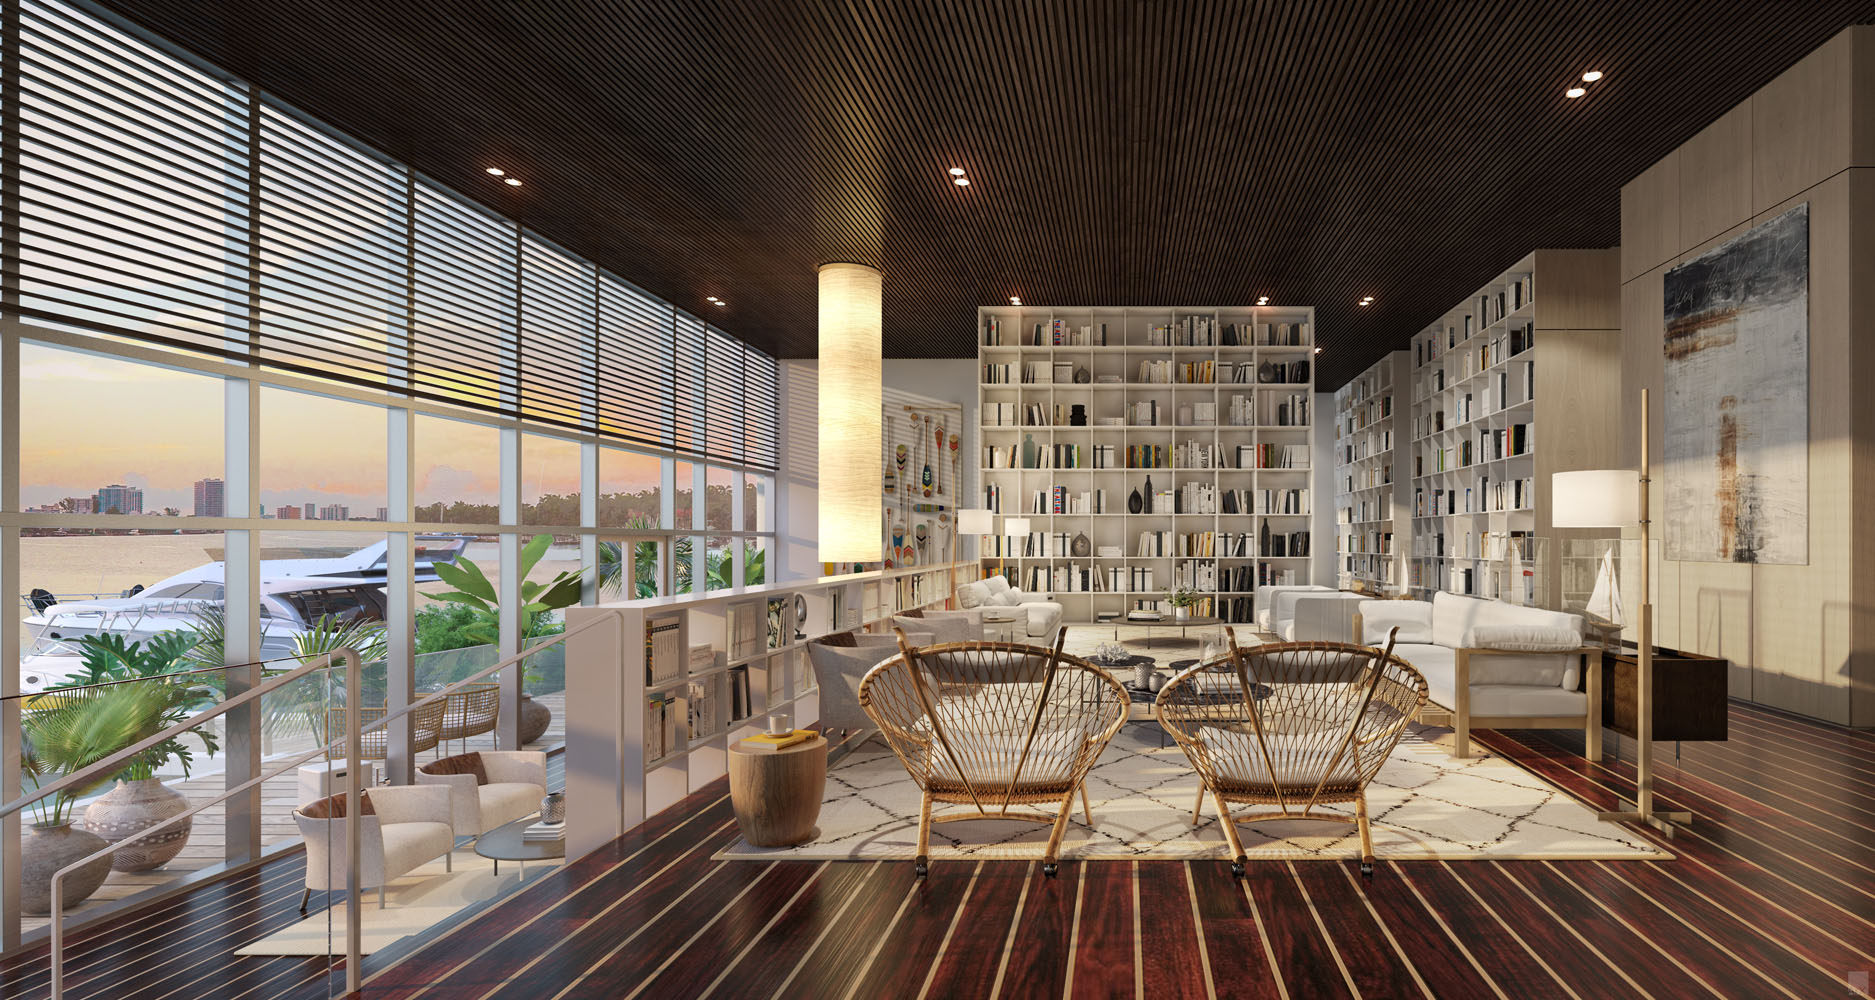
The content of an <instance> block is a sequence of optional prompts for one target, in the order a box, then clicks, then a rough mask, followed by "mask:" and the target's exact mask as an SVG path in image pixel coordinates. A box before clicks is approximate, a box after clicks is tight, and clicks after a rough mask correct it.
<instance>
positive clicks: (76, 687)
mask: <svg viewBox="0 0 1875 1000" xmlns="http://www.w3.org/2000/svg"><path fill="white" fill-rule="evenodd" d="M282 659H291V657H279V658H277V659H274V660H253V661H250V662H248V663H223V664H219V665H217V666H213V667H197V668H195V669H194V670H171V671H169V672H167V673H161V674H150V675H148V676H145V677H126V678H124V679H123V680H120V681H99V682H98V683H96V684H66V685H63V686H61V687H55V688H47V689H45V690H44V691H27V692H22V693H20V694H8V695H0V701H23V700H25V699H27V698H56V697H58V696H59V695H62V694H70V693H71V692H73V691H93V690H96V689H98V688H107V687H115V686H117V685H119V684H141V683H143V682H145V681H168V680H174V679H176V678H178V677H193V676H195V675H196V674H218V673H221V672H222V671H224V670H239V669H241V668H242V667H259V668H261V669H262V670H268V669H273V670H282V671H284V670H286V669H287V668H285V667H272V668H269V667H268V666H267V664H269V663H277V662H279V660H282Z"/></svg>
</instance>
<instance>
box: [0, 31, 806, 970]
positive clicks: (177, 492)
mask: <svg viewBox="0 0 1875 1000" xmlns="http://www.w3.org/2000/svg"><path fill="white" fill-rule="evenodd" d="M0 16H4V18H5V19H7V21H8V22H9V30H12V31H16V32H17V37H18V39H19V44H18V45H17V46H16V47H12V48H4V51H3V52H0V54H3V55H4V58H6V59H8V60H14V61H15V62H14V64H13V65H10V66H5V67H0V69H4V71H5V72H0V80H17V81H18V89H17V90H16V91H15V92H11V93H0V114H3V115H4V116H5V118H4V124H5V130H6V131H7V132H9V133H11V134H12V136H14V137H15V138H16V140H17V141H13V142H5V143H0V216H4V217H3V218H0V224H3V225H4V227H5V228H6V229H7V231H8V232H17V233H18V234H19V243H18V249H17V251H15V250H13V249H12V248H9V249H8V253H7V259H6V262H5V267H4V268H3V269H0V307H3V310H0V311H3V312H4V315H3V316H0V359H4V360H5V361H6V370H5V372H4V375H0V426H4V428H5V433H4V434H3V435H0V442H4V448H3V449H0V463H4V467H3V468H0V486H4V489H0V592H3V593H4V594H5V596H6V597H7V599H9V600H17V601H18V602H19V603H18V605H17V607H18V609H19V610H18V612H17V613H15V614H10V615H7V616H5V619H4V621H5V626H4V635H5V638H6V641H8V642H11V643H12V644H13V645H14V647H15V649H17V650H18V651H19V654H20V655H19V656H18V657H15V656H14V655H12V654H9V655H8V656H6V657H5V658H4V660H5V668H4V671H0V682H3V683H0V687H3V688H4V691H0V693H3V694H6V695H14V694H17V693H18V692H19V691H20V690H21V687H20V685H21V683H22V680H24V679H28V678H30V680H31V684H30V687H32V688H45V687H49V686H56V685H57V684H58V683H60V682H61V681H62V680H64V679H65V677H66V676H68V675H69V674H70V673H71V669H72V667H73V666H74V664H76V663H78V662H80V660H81V659H82V656H78V657H76V658H75V657H74V656H72V655H59V654H74V653H75V654H82V652H83V650H82V649H75V648H74V647H73V645H72V642H71V640H72V638H73V634H74V633H73V632H72V631H71V627H72V624H75V623H77V622H78V621H79V619H78V618H77V617H75V616H73V615H66V614H63V612H62V611H61V606H62V605H63V606H64V609H63V611H74V610H76V609H77V608H78V607H79V602H91V604H92V606H93V608H94V610H95V609H96V608H97V607H99V606H103V607H105V609H106V612H107V613H104V614H96V613H94V614H92V615H90V616H89V617H87V618H85V619H84V621H85V622H86V623H87V624H86V626H85V629H83V630H80V631H87V632H90V633H100V634H109V633H113V632H117V633H122V634H121V636H120V638H125V639H141V640H148V639H150V638H151V637H153V636H157V635H162V634H164V633H175V634H189V635H197V636H206V635H208V634H210V633H214V634H215V635H221V634H223V633H222V632H221V631H217V630H224V631H225V634H226V635H228V636H238V637H245V638H242V639H241V640H240V641H238V642H237V641H235V640H229V642H228V644H227V645H225V646H222V645H217V646H216V647H215V649H216V650H217V651H218V653H219V655H222V656H224V657H225V658H226V659H227V660H228V661H230V662H243V661H244V659H245V658H246V657H248V656H254V655H258V656H261V657H264V658H268V659H272V660H275V661H276V662H288V663H290V662H292V661H290V660H285V661H282V660H281V658H284V657H289V656H291V655H292V654H293V653H294V652H295V651H296V650H304V649H305V648H307V643H308V642H309V640H308V639H307V636H308V634H309V633H313V632H316V631H318V630H319V629H321V628H335V627H340V626H345V627H356V628H361V629H363V630H364V631H363V633H361V634H365V635H370V634H372V633H373V632H374V630H375V633H376V634H377V635H378V636H380V637H381V638H388V639H389V641H385V642H384V643H383V650H382V655H381V657H380V658H379V660H378V665H377V666H376V667H375V668H374V670H373V671H372V672H371V673H370V681H369V683H368V684H367V690H365V691H363V692H360V693H359V694H360V696H361V697H363V698H365V699H369V700H373V701H375V702H376V703H379V704H387V703H388V704H391V705H396V704H398V703H400V699H402V698H405V697H408V696H409V693H410V692H421V691H422V690H423V689H425V688H430V687H434V686H435V685H438V684H441V683H445V682H447V681H448V680H451V679H454V678H456V677H460V676H465V675H466V674H468V673H470V672H473V671H474V670H475V669H476V668H477V667H478V666H485V665H488V664H490V663H493V662H494V661H495V659H496V658H498V656H499V655H500V654H501V652H502V650H503V649H507V650H514V649H519V648H522V647H523V646H525V645H527V644H529V643H530V641H538V640H540V639H541V638H544V637H548V636H551V635H552V634H554V633H555V632H556V631H557V630H558V629H560V628H561V627H562V625H561V622H562V621H563V619H562V618H561V613H560V611H559V609H558V608H557V607H554V608H548V609H545V610H540V611H530V612H526V613H510V614H507V615H504V614H501V613H500V611H499V608H498V607H496V609H495V610H492V611H491V605H492V606H498V605H499V604H500V603H501V602H502V601H505V600H515V599H517V598H519V595H521V594H522V593H524V592H525V593H528V594H530V595H535V594H544V593H547V592H549V591H554V592H556V593H557V594H558V595H559V596H560V597H561V598H565V597H566V595H568V594H569V593H577V595H578V596H577V598H576V599H579V600H586V601H591V600H595V599H616V598H619V597H630V596H651V595H657V594H668V593H675V592H687V591H693V590H702V589H705V588H706V587H712V588H713V587H719V586H736V585H743V584H753V583H760V582H763V581H765V580H766V579H767V575H766V570H765V554H766V553H767V551H769V550H770V549H771V548H772V542H771V541H770V539H771V538H772V537H773V530H774V524H773V517H772V514H771V513H770V511H769V498H770V497H771V496H772V494H773V486H772V474H773V465H774V462H775V458H776V438H775V435H776V428H777V419H776V416H775V410H776V399H775V395H774V386H775V385H776V381H777V380H776V373H775V362H774V360H773V359H772V358H769V357H767V356H766V355H763V354H762V353H760V352H759V351H756V350H754V349H751V348H748V347H746V346H745V345H743V344H741V343H740V342H739V341H736V340H735V339H734V338H733V337H730V336H728V335H727V334H726V333H725V332H724V331H722V330H720V329H717V328H714V327H712V326H711V325H710V324H709V323H708V322H706V321H705V320H703V319H701V318H698V317H694V316H690V315H688V314H686V313H685V312H683V311H682V310H681V309H678V308H676V307H675V306H673V305H671V304H670V303H668V302H664V301H660V300H659V299H657V298H656V297H654V296H651V295H648V294H646V293H644V292H643V291H641V290H639V289H637V288H635V287H633V286H632V285H631V284H630V283H629V282H628V281H627V280H625V279H624V278H622V277H620V276H616V275H613V274H610V273H608V272H606V271H604V270H602V269H599V268H598V267H596V266H595V265H594V264H593V263H591V262H589V261H584V260H581V259H580V258H578V257H577V256H574V255H572V254H569V253H567V252H566V251H564V250H562V249H560V248H558V247H556V246H555V245H553V244H552V243H551V242H549V241H547V240H546V239H544V238H543V237H541V236H539V235H538V234H535V233H531V232H529V231H527V230H526V229H525V228H524V227H522V226H519V225H517V224H516V223H514V222H513V221H511V220H507V219H503V218H501V217H499V216H497V215H494V214H491V213H489V212H487V211H486V210H484V209H482V208H480V207H479V206H477V205H474V204H473V203H471V202H469V201H467V200H465V199H462V198H459V197H457V196H455V195H454V194H452V193H450V192H449V191H447V190H446V189H444V188H442V187H440V186H438V185H436V184H434V183H432V182H430V181H428V180H426V179H425V178H422V177H420V176H416V175H413V174H412V172H411V171H410V170H408V169H407V168H406V167H404V166H403V165H401V164H397V163H395V162H391V161H388V160H386V159H385V158H383V157H381V156H378V155H376V154H375V153H373V152H372V151H370V150H366V149H362V148H360V147H358V146H357V145H355V144H352V143H349V142H346V141H344V140H343V139H341V138H338V137H335V136H334V135H332V134H331V133H330V132H328V131H327V130H325V129H322V128H320V127H317V126H315V125H313V124H311V123H308V122H307V121H305V120H304V119H302V118H301V117H300V116H299V115H298V114H297V113H295V112H294V111H293V110H292V109H290V108H287V107H285V106H283V105H281V104H279V103H277V102H275V101H273V100H272V99H270V98H269V97H268V96H267V95H265V94H260V93H256V92H254V91H252V90H251V89H250V88H248V87H247V86H246V85H245V84H243V83H241V82H240V81H237V80H232V79H229V78H227V77H226V76H225V75H222V74H219V73H216V72H213V71H211V70H209V69H206V68H204V67H200V66H197V65H194V64H192V63H190V62H188V61H186V60H183V59H180V58H177V57H175V56H172V55H170V54H168V53H166V52H165V51H162V50H160V49H158V48H157V47H155V46H152V45H150V44H147V43H146V42H145V41H143V40H141V39H139V38H138V37H136V36H134V35H132V34H129V33H126V32H124V31H121V30H118V29H117V28H116V27H113V26H111V25H108V24H105V23H103V22H101V21H98V20H97V19H95V18H93V17H92V16H90V15H88V14H85V13H81V12H79V11H76V10H74V9H72V8H69V7H66V6H63V5H61V4H58V3H51V2H42V3H15V2H7V3H4V4H0ZM621 539H622V540H623V541H619V540H621ZM438 562H440V563H444V564H446V565H448V566H451V567H458V568H460V569H462V570H463V573H461V574H451V573H449V571H448V570H445V571H444V573H443V574H439V573H438V572H437V571H436V569H435V564H436V563H438ZM348 567H350V568H349V569H348ZM470 573H472V574H473V577H475V578H479V579H481V580H483V581H485V582H486V584H487V588H488V592H487V594H481V595H479V597H492V598H493V600H492V601H489V600H479V599H478V600H464V599H461V597H459V596H452V595H460V594H461V593H462V589H461V587H460V586H459V584H460V582H461V581H462V580H463V579H465V578H466V577H465V574H470ZM309 574H312V576H309ZM317 574H330V575H327V576H318V575H317ZM373 574H376V576H375V577H374V575H373ZM444 575H449V576H451V577H452V578H453V581H454V582H452V580H445V579H443V576H444ZM569 577H573V578H578V579H579V580H580V581H581V583H582V584H583V585H581V586H577V587H574V588H573V589H572V590H571V591H569V590H568V589H566V588H564V587H560V588H556V587H555V584H556V583H557V582H563V581H565V580H567V579H568V578H569ZM156 590H161V591H163V592H164V593H163V595H162V596H161V598H160V599H162V600H168V599H169V598H172V597H181V596H184V595H186V597H187V599H188V601H189V602H191V603H188V604H175V603H171V604H167V605H161V606H160V613H159V606H158V605H156V604H153V603H151V602H153V601H155V600H158V599H159V598H158V597H157V596H156V595H155V593H154V591H156ZM172 591H173V592H174V593H173V594H172V593H170V592H172ZM16 595H17V596H16ZM469 596H470V597H478V595H476V594H471V595H469ZM99 602H105V604H104V605H99ZM110 602H115V603H110ZM555 603H558V602H557V601H556V602H555ZM185 612H186V614H185ZM187 615H195V616H196V617H195V618H189V619H188V620H184V619H185V617H187ZM206 619H215V622H214V624H213V625H212V626H210V625H207V624H204V620H206ZM61 620H63V621H66V622H67V623H68V625H67V626H63V627H61V626H58V625H56V623H57V622H59V621H61ZM61 628H63V629H64V631H62V632H61V634H60V636H58V637H57V638H54V637H53V636H52V635H51V634H50V633H52V632H54V631H60V630H61ZM205 641H206V640H205ZM215 641H216V642H218V643H219V642H221V640H220V639H217V640H215ZM237 647H238V648H237ZM514 673H515V674H516V675H515V676H513V677H503V678H502V679H501V683H502V684H503V685H504V686H506V687H507V688H509V689H510V691H511V693H513V694H514V695H515V696H516V697H518V696H519V694H520V693H523V692H524V693H526V694H527V695H530V696H533V697H534V698H535V699H536V700H540V701H547V700H549V699H551V698H553V697H556V696H560V695H561V693H562V691H563V688H564V668H563V666H561V665H559V664H557V663H555V662H553V661H552V660H551V658H546V657H543V658H541V659H540V660H539V661H537V662H534V663H530V664H529V669H528V670H526V671H525V672H514ZM523 674H524V676H523ZM21 704H30V703H22V702H19V701H10V702H7V705H8V706H9V707H8V708H7V710H6V714H5V715H4V716H0V718H3V719H4V720H5V725H6V727H7V730H8V731H7V733H6V736H7V739H8V741H9V743H11V741H13V740H17V739H18V738H19V727H20V722H19V714H20V713H21V712H22V711H25V712H30V711H31V709H30V708H24V709H22V708H20V707H18V706H20V705H21ZM507 704H513V702H507ZM315 707H316V706H315ZM289 714H290V713H287V712H283V711H270V712H262V713H252V714H251V715H242V716H236V717H233V718H232V719H231V721H230V722H229V726H231V727H234V728H236V729H237V730H238V729H240V728H241V727H251V729H252V731H253V735H254V739H252V740H229V739H225V738H224V739H222V740H221V741H220V745H219V747H218V748H217V750H216V751H215V752H214V753H212V754H203V753H201V752H198V753H197V754H196V757H195V760H194V761H193V765H194V768H195V772H196V773H197V774H198V775H200V774H202V773H215V772H217V771H220V772H224V773H225V774H226V775H228V778H227V782H228V783H229V784H232V783H234V782H236V781H238V780H242V779H244V778H245V777H247V776H251V775H253V774H255V773H256V769H257V768H258V767H259V766H260V764H261V758H262V757H264V756H267V755H270V754H276V753H279V752H284V748H285V747H286V746H287V745H288V744H289V743H292V741H295V740H297V741H302V742H303V741H305V740H310V739H311V738H313V736H314V735H316V734H317V733H318V732H319V731H320V730H319V724H318V723H317V722H316V721H315V720H313V719H312V714H316V713H309V712H306V711H302V712H300V713H299V718H300V721H301V722H302V723H303V725H299V726H295V725H290V724H286V723H282V722H280V719H281V718H282V717H284V716H287V715H289ZM518 723H519V719H507V720H504V729H503V733H504V738H511V737H512V735H513V733H512V730H511V729H510V728H507V727H510V726H516V725H518ZM292 745H300V744H299V743H292ZM0 756H8V755H0ZM406 763H407V762H406ZM162 776H164V777H169V776H171V773H169V772H165V773H164V774H163V775H162ZM0 778H3V779H4V780H0V785H4V787H0V798H6V799H11V798H13V797H14V796H15V795H16V794H17V792H18V789H19V787H20V781H21V777H20V773H19V771H18V765H17V763H16V762H15V761H11V760H9V761H6V762H4V763H0ZM28 821H30V817H29V819H28ZM229 821H230V824H232V825H231V827H230V829H229V832H228V835H227V837H226V838H225V840H226V843H225V846H224V850H225V855H226V857H228V858H229V859H231V860H242V859H244V858H246V857H248V856H251V854H252V852H253V849H254V845H255V844H257V843H258V842H259V840H260V837H259V826H260V824H261V822H262V819H261V816H260V814H259V813H258V812H256V813H254V814H252V815H248V814H245V813H241V812H239V811H238V810H231V811H230V813H229ZM240 824H247V826H248V828H246V829H236V828H235V826H238V825H240ZM18 836H19V828H18V825H17V822H16V821H15V822H10V823H8V824H7V826H6V828H5V830H4V837H5V838H7V839H8V841H9V842H11V843H17V840H16V838H18ZM0 857H17V854H15V853H13V852H12V851H10V850H9V851H7V852H5V853H4V854H0ZM6 867H7V869H8V870H7V871H5V872H4V873H0V876H3V877H4V878H7V879H14V880H17V879H18V878H19V873H18V871H17V870H16V867H15V866H12V865H7V866H6ZM3 916H4V921H3V923H4V930H5V936H6V941H5V943H6V944H7V945H9V946H10V945H11V944H13V943H14V942H16V941H17V940H18V933H19V930H18V928H19V924H18V915H17V914H12V913H8V914H4V915H3Z"/></svg>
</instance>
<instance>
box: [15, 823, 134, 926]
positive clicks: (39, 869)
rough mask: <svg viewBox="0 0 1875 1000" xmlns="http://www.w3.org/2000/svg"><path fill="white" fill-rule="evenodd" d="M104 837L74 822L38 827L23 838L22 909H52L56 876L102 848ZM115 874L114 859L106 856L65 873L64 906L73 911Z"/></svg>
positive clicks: (41, 913) (61, 890)
mask: <svg viewBox="0 0 1875 1000" xmlns="http://www.w3.org/2000/svg"><path fill="white" fill-rule="evenodd" d="M104 845H105V840H104V838H103V837H100V836H98V835H97V834H95V833H92V832H90V831H88V830H75V829H73V828H72V826H71V824H69V823H67V824H64V825H62V826H34V827H32V828H31V829H30V830H28V831H27V834H26V836H24V837H22V838H20V911H21V912H22V913H31V914H34V915H36V916H44V915H45V914H48V913H51V912H52V876H53V875H54V874H56V873H57V872H58V870H59V869H61V868H64V867H65V866H66V865H69V864H71V863H72V862H74V861H77V860H78V859H79V858H82V857H84V856H85V855H87V854H92V853H94V852H96V851H98V850H101V849H102V848H103V847H104ZM110 874H111V859H110V858H109V857H102V858H99V859H97V860H96V861H93V862H91V863H90V864H88V865H86V866H84V867H83V868H80V869H78V870H77V871H75V872H72V873H71V874H69V875H67V876H65V880H64V881H63V882H61V883H59V897H60V899H61V900H62V901H63V908H64V909H66V910H70V909H71V908H72V907H74V906H77V905H78V904H79V903H82V902H84V901H85V900H86V899H88V898H90V896H91V894H92V893H94V892H97V891H98V886H101V885H103V884H104V879H105V877H106V876H108V875H110Z"/></svg>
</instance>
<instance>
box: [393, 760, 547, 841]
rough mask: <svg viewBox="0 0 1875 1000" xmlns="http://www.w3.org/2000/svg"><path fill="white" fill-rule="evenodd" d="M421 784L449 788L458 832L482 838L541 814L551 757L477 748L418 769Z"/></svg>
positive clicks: (452, 814)
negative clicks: (548, 763) (502, 827)
mask: <svg viewBox="0 0 1875 1000" xmlns="http://www.w3.org/2000/svg"><path fill="white" fill-rule="evenodd" d="M417 784H419V785H441V786H445V787H447V788H448V789H449V800H450V814H451V822H453V823H454V824H455V827H456V832H457V833H460V834H463V835H464V836H470V837H479V836H481V835H482V834H484V833H487V832H488V831H490V830H493V829H494V828H496V827H498V826H502V825H504V824H507V823H512V822H514V821H515V820H517V819H520V818H521V817H523V816H527V815H529V814H531V813H536V812H539V811H540V800H541V799H543V798H545V797H546V795H547V755H546V754H544V753H542V752H540V751H539V750H477V751H472V752H470V753H459V754H456V755H455V756H453V757H444V758H441V759H440V760H433V761H431V762H429V763H428V764H423V765H420V766H419V767H418V768H417Z"/></svg>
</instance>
